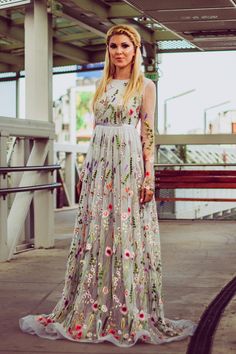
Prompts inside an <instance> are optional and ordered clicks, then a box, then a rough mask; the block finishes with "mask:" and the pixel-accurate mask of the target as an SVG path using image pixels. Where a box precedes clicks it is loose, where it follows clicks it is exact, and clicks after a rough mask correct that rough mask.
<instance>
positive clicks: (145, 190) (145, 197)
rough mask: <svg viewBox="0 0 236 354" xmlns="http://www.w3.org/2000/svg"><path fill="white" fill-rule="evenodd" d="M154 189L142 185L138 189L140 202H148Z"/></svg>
mask: <svg viewBox="0 0 236 354" xmlns="http://www.w3.org/2000/svg"><path fill="white" fill-rule="evenodd" d="M153 195H154V190H153V189H152V188H150V187H148V186H146V187H142V188H141V191H140V203H141V204H144V203H148V202H150V201H151V200H152V199H153Z"/></svg>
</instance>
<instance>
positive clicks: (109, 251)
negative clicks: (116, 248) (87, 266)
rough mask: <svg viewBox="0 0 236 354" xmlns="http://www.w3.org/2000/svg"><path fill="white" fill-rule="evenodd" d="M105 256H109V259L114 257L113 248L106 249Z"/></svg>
mask: <svg viewBox="0 0 236 354" xmlns="http://www.w3.org/2000/svg"><path fill="white" fill-rule="evenodd" d="M105 255H106V256H108V257H109V256H111V255H112V249H111V247H108V246H107V247H106V251H105Z"/></svg>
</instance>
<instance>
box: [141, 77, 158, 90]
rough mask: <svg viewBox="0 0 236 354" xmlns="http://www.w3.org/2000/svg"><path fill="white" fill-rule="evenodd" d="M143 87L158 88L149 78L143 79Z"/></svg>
mask: <svg viewBox="0 0 236 354" xmlns="http://www.w3.org/2000/svg"><path fill="white" fill-rule="evenodd" d="M143 86H144V88H145V87H147V86H149V87H151V88H155V87H156V85H155V84H154V82H153V81H152V80H151V79H149V78H147V77H145V76H144V78H143Z"/></svg>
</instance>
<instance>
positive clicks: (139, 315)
mask: <svg viewBox="0 0 236 354" xmlns="http://www.w3.org/2000/svg"><path fill="white" fill-rule="evenodd" d="M138 318H139V319H140V320H141V321H144V320H145V313H144V312H143V310H141V311H140V312H139V313H138Z"/></svg>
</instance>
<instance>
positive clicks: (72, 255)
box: [20, 78, 196, 347]
mask: <svg viewBox="0 0 236 354" xmlns="http://www.w3.org/2000/svg"><path fill="white" fill-rule="evenodd" d="M127 84H128V80H117V79H116V80H115V79H114V80H112V81H110V82H109V84H108V85H107V90H106V92H105V93H104V95H103V96H102V97H101V99H100V100H99V102H97V104H96V107H95V128H94V130H93V134H92V137H91V140H90V144H89V148H88V152H87V155H86V158H85V160H84V163H83V166H82V170H81V174H80V178H81V180H82V189H81V194H80V199H79V204H78V211H77V216H76V220H75V226H74V234H73V239H72V243H71V246H70V251H69V256H68V260H67V270H66V275H65V285H64V289H63V292H62V295H61V298H60V299H59V301H58V302H57V304H56V306H55V308H54V309H53V310H52V312H51V313H50V314H47V315H45V314H43V315H28V316H26V317H23V318H21V319H20V327H21V329H22V330H23V331H24V332H28V333H30V334H37V335H38V336H40V337H44V338H49V339H63V338H67V339H69V340H73V341H77V342H90V343H99V342H103V341H110V342H112V343H114V344H115V345H117V346H120V347H130V346H132V345H134V344H135V343H136V342H137V341H138V340H140V341H142V342H146V343H152V344H161V343H165V342H171V341H175V340H181V339H184V338H185V337H187V336H189V335H192V334H193V332H194V330H195V328H196V326H195V324H194V323H193V322H191V321H190V320H169V319H167V318H165V317H164V311H163V301H162V297H161V288H162V270H161V256H160V233H159V225H158V217H157V211H156V203H155V198H154V197H153V199H152V200H151V201H150V202H147V203H144V204H142V203H140V188H141V186H142V185H145V184H146V185H149V186H150V185H151V186H153V183H154V176H153V175H154V173H153V156H154V155H153V153H154V134H153V133H154V112H153V107H154V105H153V99H154V96H153V88H152V85H154V84H153V82H152V81H151V80H149V79H146V78H145V79H144V88H143V93H142V94H141V95H136V96H134V97H132V99H130V100H129V103H128V106H127V107H126V108H125V109H124V108H123V107H122V97H123V95H124V91H125V88H126V86H127ZM139 121H140V123H141V124H140V125H139V127H141V129H140V133H139V132H138V129H137V125H138V123H139Z"/></svg>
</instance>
